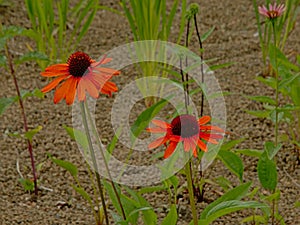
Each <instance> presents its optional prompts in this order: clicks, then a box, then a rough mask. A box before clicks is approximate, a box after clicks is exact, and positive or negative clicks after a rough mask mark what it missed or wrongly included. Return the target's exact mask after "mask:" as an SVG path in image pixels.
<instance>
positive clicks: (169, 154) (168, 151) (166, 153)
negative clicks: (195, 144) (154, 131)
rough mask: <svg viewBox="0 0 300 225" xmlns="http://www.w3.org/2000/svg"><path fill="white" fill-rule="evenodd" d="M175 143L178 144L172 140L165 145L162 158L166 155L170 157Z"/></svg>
mask: <svg viewBox="0 0 300 225" xmlns="http://www.w3.org/2000/svg"><path fill="white" fill-rule="evenodd" d="M177 144H178V143H177V142H172V141H171V142H170V144H169V146H168V147H167V149H166V151H165V154H164V158H165V159H166V158H168V157H170V156H171V155H172V154H173V152H174V150H175V148H176V146H177Z"/></svg>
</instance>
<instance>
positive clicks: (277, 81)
mask: <svg viewBox="0 0 300 225" xmlns="http://www.w3.org/2000/svg"><path fill="white" fill-rule="evenodd" d="M272 27H273V38H274V61H275V68H274V70H275V79H276V87H275V102H276V105H275V147H277V145H278V105H279V103H278V94H279V93H278V92H279V91H278V85H279V76H278V64H277V53H276V51H277V41H276V27H275V20H274V19H272ZM274 160H275V158H274ZM274 192H275V190H274ZM274 220H275V200H274V199H273V200H272V225H273V224H274V222H275V221H274Z"/></svg>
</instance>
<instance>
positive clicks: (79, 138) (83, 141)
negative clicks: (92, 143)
mask: <svg viewBox="0 0 300 225" xmlns="http://www.w3.org/2000/svg"><path fill="white" fill-rule="evenodd" d="M63 128H64V129H65V130H66V131H67V133H68V134H69V136H70V137H71V138H72V139H73V140H75V141H76V142H77V143H78V144H80V146H81V147H82V148H83V149H84V150H88V149H89V144H88V140H87V137H86V135H85V133H83V132H82V131H80V130H77V129H74V128H72V127H68V126H66V125H63Z"/></svg>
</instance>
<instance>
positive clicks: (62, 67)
mask: <svg viewBox="0 0 300 225" xmlns="http://www.w3.org/2000/svg"><path fill="white" fill-rule="evenodd" d="M111 60H112V59H111V58H105V57H104V58H103V59H101V60H100V61H99V62H96V61H95V60H93V59H91V58H90V56H89V55H88V54H86V53H84V52H75V53H73V54H72V55H71V56H70V57H69V59H68V61H67V63H63V64H55V65H51V66H49V67H47V68H46V69H45V71H44V72H42V73H41V75H42V76H44V77H56V78H55V79H54V80H52V81H51V82H50V83H49V84H48V85H47V86H45V87H44V88H42V90H41V91H42V92H43V93H46V92H49V91H51V90H53V89H56V90H55V93H54V99H53V101H54V103H55V104H56V103H58V102H60V101H61V100H62V99H65V100H66V103H67V105H72V104H73V102H74V99H75V97H76V95H77V97H78V100H79V101H85V99H86V92H88V93H89V95H90V96H92V97H93V98H98V97H99V92H101V93H103V94H108V95H111V94H112V93H113V92H116V91H117V90H118V88H117V86H116V84H115V83H113V82H110V81H109V80H110V79H111V78H112V76H114V75H119V74H120V71H118V70H114V69H111V68H105V67H99V66H100V65H103V64H106V63H108V62H110V61H111Z"/></svg>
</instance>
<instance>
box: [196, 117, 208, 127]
mask: <svg viewBox="0 0 300 225" xmlns="http://www.w3.org/2000/svg"><path fill="white" fill-rule="evenodd" d="M209 121H210V116H202V117H201V118H200V119H199V120H198V122H199V124H200V125H202V124H206V123H208V122H209Z"/></svg>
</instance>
